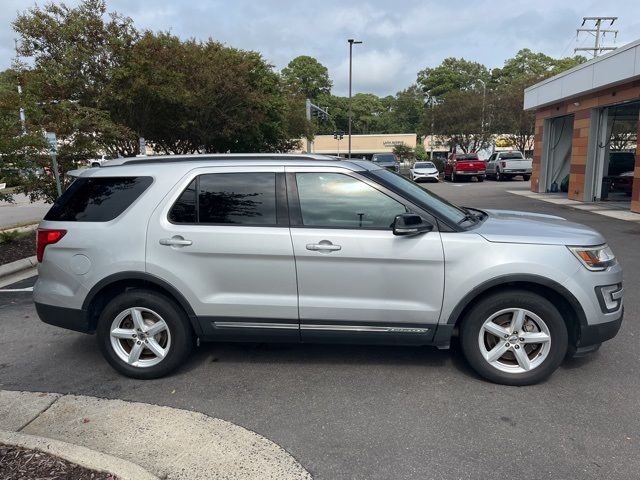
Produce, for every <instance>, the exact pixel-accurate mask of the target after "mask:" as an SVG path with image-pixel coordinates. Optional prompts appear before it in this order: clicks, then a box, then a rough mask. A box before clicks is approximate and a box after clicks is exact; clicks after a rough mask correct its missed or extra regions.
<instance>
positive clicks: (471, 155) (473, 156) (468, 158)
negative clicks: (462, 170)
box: [456, 153, 478, 161]
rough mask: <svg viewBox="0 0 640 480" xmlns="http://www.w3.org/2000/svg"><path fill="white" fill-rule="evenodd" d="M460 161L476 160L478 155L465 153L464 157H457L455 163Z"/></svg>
mask: <svg viewBox="0 0 640 480" xmlns="http://www.w3.org/2000/svg"><path fill="white" fill-rule="evenodd" d="M460 160H478V155H477V154H475V153H467V154H465V155H458V156H457V157H456V161H460Z"/></svg>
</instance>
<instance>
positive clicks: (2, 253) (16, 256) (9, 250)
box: [0, 232, 36, 265]
mask: <svg viewBox="0 0 640 480" xmlns="http://www.w3.org/2000/svg"><path fill="white" fill-rule="evenodd" d="M35 254H36V233H35V232H29V234H28V235H25V236H24V237H20V238H16V239H15V240H11V241H10V242H5V243H0V265H4V264H5V263H10V262H15V261H16V260H20V259H21V258H26V257H32V256H34V255H35Z"/></svg>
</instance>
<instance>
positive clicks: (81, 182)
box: [44, 177, 153, 222]
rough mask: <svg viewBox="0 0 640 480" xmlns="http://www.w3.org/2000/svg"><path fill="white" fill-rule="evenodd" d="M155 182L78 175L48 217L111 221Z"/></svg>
mask: <svg viewBox="0 0 640 480" xmlns="http://www.w3.org/2000/svg"><path fill="white" fill-rule="evenodd" d="M152 182H153V179H152V178H151V177H93V178H78V179H77V180H76V181H75V182H73V183H72V184H71V185H70V186H69V188H67V190H65V192H64V193H63V194H62V195H61V196H60V198H58V200H56V202H55V203H54V204H53V206H52V207H51V209H50V210H49V212H48V213H47V214H46V215H45V217H44V219H45V220H51V221H60V222H108V221H110V220H113V219H114V218H116V217H118V216H119V215H120V214H121V213H122V212H124V211H125V210H126V209H127V208H128V207H129V206H130V205H131V204H132V203H133V202H135V201H136V200H137V199H138V197H140V195H142V193H143V192H144V191H145V190H146V189H147V188H148V187H149V185H151V183H152Z"/></svg>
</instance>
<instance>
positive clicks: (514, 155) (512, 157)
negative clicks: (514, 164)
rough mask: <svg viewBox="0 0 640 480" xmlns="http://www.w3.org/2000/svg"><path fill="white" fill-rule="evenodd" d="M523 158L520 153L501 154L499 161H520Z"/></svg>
mask: <svg viewBox="0 0 640 480" xmlns="http://www.w3.org/2000/svg"><path fill="white" fill-rule="evenodd" d="M523 158H524V157H523V156H522V154H521V153H520V152H512V153H501V154H500V160H522V159H523Z"/></svg>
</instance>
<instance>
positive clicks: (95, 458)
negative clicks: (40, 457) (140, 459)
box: [0, 430, 159, 480]
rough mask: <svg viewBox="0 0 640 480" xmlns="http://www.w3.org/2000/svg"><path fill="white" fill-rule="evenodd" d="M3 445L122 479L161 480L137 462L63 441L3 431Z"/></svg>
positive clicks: (0, 437)
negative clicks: (37, 453) (46, 455)
mask: <svg viewBox="0 0 640 480" xmlns="http://www.w3.org/2000/svg"><path fill="white" fill-rule="evenodd" d="M0 443H3V444H5V445H12V446H16V447H23V448H28V449H30V450H38V451H41V452H44V453H48V454H51V455H54V456H56V457H59V458H62V459H63V460H67V461H68V462H72V463H75V464H77V465H80V466H81V467H84V468H88V469H90V470H96V471H98V472H104V473H111V474H113V475H115V476H116V477H117V478H118V479H121V480H159V479H158V477H156V476H155V475H152V474H151V473H149V472H147V471H146V470H145V469H144V468H142V467H141V466H139V465H136V464H135V463H131V462H129V461H127V460H123V459H121V458H116V457H113V456H111V455H107V454H105V453H101V452H97V451H95V450H89V449H88V448H85V447H81V446H79V445H73V444H71V443H67V442H62V441H60V440H53V439H51V438H43V437H37V436H34V435H25V434H24V433H16V432H5V431H2V430H0Z"/></svg>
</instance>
